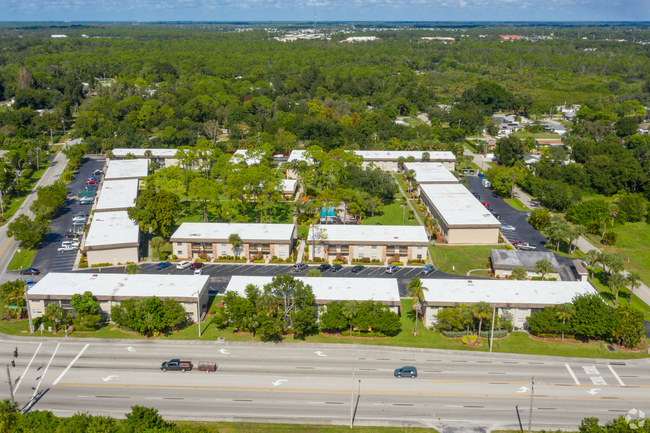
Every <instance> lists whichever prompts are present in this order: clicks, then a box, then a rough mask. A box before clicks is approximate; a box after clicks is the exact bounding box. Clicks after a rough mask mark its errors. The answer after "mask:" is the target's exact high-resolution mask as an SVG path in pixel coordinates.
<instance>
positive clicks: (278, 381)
mask: <svg viewBox="0 0 650 433" xmlns="http://www.w3.org/2000/svg"><path fill="white" fill-rule="evenodd" d="M282 382H289V381H288V380H284V379H281V380H276V381H275V382H271V383H272V384H273V386H278V385H280V384H281V383H282Z"/></svg>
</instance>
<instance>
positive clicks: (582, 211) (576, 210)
mask: <svg viewBox="0 0 650 433" xmlns="http://www.w3.org/2000/svg"><path fill="white" fill-rule="evenodd" d="M606 217H607V203H605V200H602V199H597V200H585V201H583V202H580V203H577V204H572V205H570V206H569V207H568V208H567V210H566V219H567V221H570V222H572V223H574V224H582V225H585V224H588V223H589V222H590V221H600V220H602V219H603V218H606Z"/></svg>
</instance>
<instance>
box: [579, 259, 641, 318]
mask: <svg viewBox="0 0 650 433" xmlns="http://www.w3.org/2000/svg"><path fill="white" fill-rule="evenodd" d="M589 281H591V283H592V284H593V285H594V287H595V288H596V290H598V292H600V296H602V297H603V298H604V299H605V300H606V301H607V303H608V304H609V305H610V306H611V307H613V306H614V303H615V301H616V291H614V290H610V289H609V287H607V285H606V284H605V271H604V270H603V269H602V268H599V267H594V277H593V278H590V279H589ZM637 290H638V289H637ZM618 303H619V305H630V291H629V289H627V288H622V289H619V291H618ZM632 308H634V309H637V310H639V311H643V312H644V313H645V319H646V320H650V306H648V304H646V303H645V302H643V301H642V300H641V299H640V298H639V297H638V296H635V297H634V299H632Z"/></svg>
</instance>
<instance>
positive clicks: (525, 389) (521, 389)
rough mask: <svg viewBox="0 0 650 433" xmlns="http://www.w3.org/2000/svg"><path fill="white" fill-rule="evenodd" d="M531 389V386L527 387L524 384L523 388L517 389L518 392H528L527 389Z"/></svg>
mask: <svg viewBox="0 0 650 433" xmlns="http://www.w3.org/2000/svg"><path fill="white" fill-rule="evenodd" d="M529 389H530V388H526V387H525V386H522V387H521V388H519V389H518V390H517V392H526V391H528V390H529Z"/></svg>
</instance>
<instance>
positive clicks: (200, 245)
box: [170, 223, 298, 260]
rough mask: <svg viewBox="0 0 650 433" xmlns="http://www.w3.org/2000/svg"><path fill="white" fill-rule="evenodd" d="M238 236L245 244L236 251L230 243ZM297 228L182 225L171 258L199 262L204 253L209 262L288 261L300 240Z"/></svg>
mask: <svg viewBox="0 0 650 433" xmlns="http://www.w3.org/2000/svg"><path fill="white" fill-rule="evenodd" d="M232 234H237V235H239V238H240V239H241V241H242V244H241V245H240V246H238V247H237V248H236V249H235V248H234V247H233V245H232V244H231V243H230V242H229V238H230V235H232ZM297 237H298V235H297V229H296V225H295V224H247V223H183V224H181V226H180V227H179V228H178V229H177V230H176V232H174V234H173V235H172V236H171V238H170V241H171V242H172V243H173V245H174V247H173V250H172V254H176V255H177V256H178V257H179V258H183V259H194V258H198V257H199V254H200V253H201V252H203V253H205V254H206V255H207V256H208V257H209V258H210V259H215V258H217V257H221V256H240V257H241V256H244V257H246V258H247V259H249V260H254V259H256V258H264V259H270V258H272V257H273V256H277V257H279V258H282V259H286V258H288V257H289V256H290V255H291V252H292V250H293V246H294V244H295V243H296V239H297Z"/></svg>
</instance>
